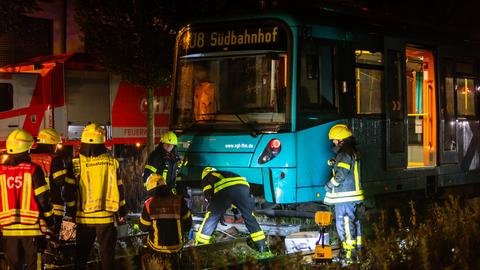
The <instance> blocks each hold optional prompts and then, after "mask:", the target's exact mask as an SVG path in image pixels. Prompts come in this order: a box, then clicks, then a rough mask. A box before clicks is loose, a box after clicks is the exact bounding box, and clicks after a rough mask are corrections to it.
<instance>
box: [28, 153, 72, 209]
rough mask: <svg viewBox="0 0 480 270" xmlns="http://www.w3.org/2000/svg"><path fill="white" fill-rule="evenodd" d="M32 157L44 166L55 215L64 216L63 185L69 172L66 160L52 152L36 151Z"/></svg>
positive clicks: (35, 161)
mask: <svg viewBox="0 0 480 270" xmlns="http://www.w3.org/2000/svg"><path fill="white" fill-rule="evenodd" d="M30 157H31V158H32V162H33V163H35V164H37V165H39V166H40V167H41V168H42V170H43V173H44V174H45V180H46V181H47V183H48V184H49V185H50V191H51V195H52V203H53V213H54V215H56V216H63V214H64V212H65V202H64V201H63V198H62V187H63V185H64V181H65V175H66V174H67V169H66V167H65V162H64V161H63V159H62V158H61V157H60V156H58V155H55V154H52V153H35V154H30Z"/></svg>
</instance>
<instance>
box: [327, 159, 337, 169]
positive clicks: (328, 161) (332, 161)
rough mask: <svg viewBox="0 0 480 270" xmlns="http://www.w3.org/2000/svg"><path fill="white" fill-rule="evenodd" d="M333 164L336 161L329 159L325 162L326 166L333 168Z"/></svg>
mask: <svg viewBox="0 0 480 270" xmlns="http://www.w3.org/2000/svg"><path fill="white" fill-rule="evenodd" d="M335 162H337V161H336V160H335V159H334V158H331V159H329V160H327V164H328V166H330V167H333V165H335Z"/></svg>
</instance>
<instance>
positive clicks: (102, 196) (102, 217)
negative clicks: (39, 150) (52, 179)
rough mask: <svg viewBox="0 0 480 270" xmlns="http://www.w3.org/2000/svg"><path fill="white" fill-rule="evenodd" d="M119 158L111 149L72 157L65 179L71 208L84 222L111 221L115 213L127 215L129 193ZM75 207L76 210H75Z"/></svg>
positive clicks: (67, 199)
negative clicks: (119, 170)
mask: <svg viewBox="0 0 480 270" xmlns="http://www.w3.org/2000/svg"><path fill="white" fill-rule="evenodd" d="M118 167H119V164H118V161H117V160H116V159H115V158H113V157H112V156H110V154H108V153H103V154H100V155H98V156H90V157H86V156H83V155H81V154H80V156H79V157H78V158H74V159H73V160H72V165H71V166H70V168H69V172H68V174H67V178H66V179H65V197H66V204H67V208H69V209H70V211H69V212H72V211H74V212H75V213H76V214H75V217H76V222H77V223H81V224H108V223H113V222H114V221H115V213H117V212H119V211H120V213H121V215H122V216H123V215H124V206H125V194H124V190H123V182H122V180H121V179H120V178H118ZM72 208H74V210H71V209H72Z"/></svg>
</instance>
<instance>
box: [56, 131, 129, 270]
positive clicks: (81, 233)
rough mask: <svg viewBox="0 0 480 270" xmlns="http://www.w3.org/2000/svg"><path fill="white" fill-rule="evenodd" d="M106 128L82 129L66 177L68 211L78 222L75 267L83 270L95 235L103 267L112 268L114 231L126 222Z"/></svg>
mask: <svg viewBox="0 0 480 270" xmlns="http://www.w3.org/2000/svg"><path fill="white" fill-rule="evenodd" d="M104 143H105V130H104V129H103V128H102V127H101V126H99V125H97V124H89V125H87V126H86V127H85V128H84V130H83V132H82V138H81V144H80V153H79V156H78V157H76V158H74V159H73V160H72V163H71V166H70V167H69V168H68V172H67V178H66V179H65V193H66V194H65V197H66V198H65V199H66V204H67V214H68V215H69V216H72V217H75V222H76V223H77V239H76V260H75V266H76V269H86V266H87V261H88V258H89V255H90V251H91V250H92V247H93V243H94V241H95V237H96V238H97V242H98V243H99V244H100V258H101V261H102V269H103V270H108V269H113V265H114V255H115V244H116V241H117V230H116V227H115V225H114V223H115V221H116V218H118V219H117V221H118V223H119V224H123V223H125V193H124V189H123V183H122V180H121V179H120V177H119V176H120V174H119V164H118V161H117V160H116V159H115V158H113V157H112V156H111V155H110V153H109V152H108V151H107V149H106V147H105V144H104Z"/></svg>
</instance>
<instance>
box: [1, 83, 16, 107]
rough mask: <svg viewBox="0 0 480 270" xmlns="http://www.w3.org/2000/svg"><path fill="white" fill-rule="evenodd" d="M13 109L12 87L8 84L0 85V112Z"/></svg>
mask: <svg viewBox="0 0 480 270" xmlns="http://www.w3.org/2000/svg"><path fill="white" fill-rule="evenodd" d="M11 109H13V87H12V85H11V84H9V83H0V112H4V111H9V110H11Z"/></svg>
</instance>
